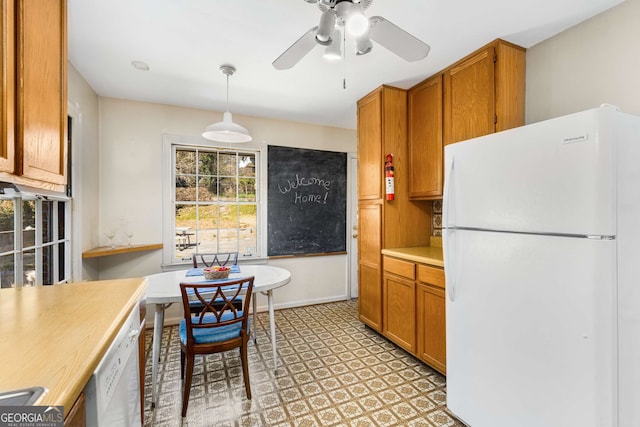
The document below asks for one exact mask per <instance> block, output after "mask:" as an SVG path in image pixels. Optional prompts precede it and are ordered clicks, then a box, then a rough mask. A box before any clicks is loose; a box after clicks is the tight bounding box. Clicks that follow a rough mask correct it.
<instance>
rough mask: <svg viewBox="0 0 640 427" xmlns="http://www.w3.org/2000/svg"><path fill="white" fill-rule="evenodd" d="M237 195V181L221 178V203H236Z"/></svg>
mask: <svg viewBox="0 0 640 427" xmlns="http://www.w3.org/2000/svg"><path fill="white" fill-rule="evenodd" d="M236 194H237V193H236V179H235V178H220V201H224V202H235V201H236V200H237V197H236Z"/></svg>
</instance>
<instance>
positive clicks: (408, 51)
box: [369, 16, 431, 62]
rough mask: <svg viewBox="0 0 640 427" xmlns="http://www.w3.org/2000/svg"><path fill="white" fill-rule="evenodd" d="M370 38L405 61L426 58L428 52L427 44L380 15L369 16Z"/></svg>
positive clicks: (429, 48)
mask: <svg viewBox="0 0 640 427" xmlns="http://www.w3.org/2000/svg"><path fill="white" fill-rule="evenodd" d="M369 23H370V25H371V27H370V28H369V37H370V38H371V40H373V41H375V42H376V43H378V44H380V45H381V46H383V47H385V48H386V49H388V50H390V51H391V52H393V53H395V54H396V55H398V56H399V57H401V58H403V59H404V60H405V61H409V62H414V61H419V60H420V59H423V58H426V56H427V55H428V54H429V50H431V47H429V45H428V44H426V43H424V42H423V41H421V40H419V39H417V38H416V37H414V36H412V35H411V34H409V33H407V32H406V31H405V30H403V29H402V28H400V27H398V26H397V25H395V24H394V23H392V22H391V21H388V20H386V19H384V18H383V17H382V16H372V17H371V18H369Z"/></svg>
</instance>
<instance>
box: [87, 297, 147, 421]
mask: <svg viewBox="0 0 640 427" xmlns="http://www.w3.org/2000/svg"><path fill="white" fill-rule="evenodd" d="M139 336H140V308H139V307H138V305H137V304H136V306H135V308H134V309H133V310H131V314H130V315H129V317H128V318H127V320H126V321H125V323H124V324H123V325H122V328H121V329H120V331H119V332H118V334H117V336H116V338H115V339H114V340H113V343H111V346H109V349H108V350H107V351H106V353H105V355H104V357H103V358H102V360H101V361H100V363H99V364H98V367H97V368H96V370H95V372H94V373H93V375H92V376H91V379H90V380H89V382H88V383H87V386H86V387H85V389H84V393H85V397H86V402H87V418H86V420H87V426H88V427H133V426H135V427H139V426H140V425H141V424H142V419H141V415H140V382H139V372H140V371H139V362H138V337H139Z"/></svg>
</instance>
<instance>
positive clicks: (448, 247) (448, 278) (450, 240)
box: [442, 228, 456, 302]
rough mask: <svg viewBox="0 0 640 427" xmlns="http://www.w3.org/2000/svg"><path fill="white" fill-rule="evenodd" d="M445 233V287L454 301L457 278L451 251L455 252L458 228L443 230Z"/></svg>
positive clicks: (450, 298)
mask: <svg viewBox="0 0 640 427" xmlns="http://www.w3.org/2000/svg"><path fill="white" fill-rule="evenodd" d="M442 232H443V233H444V235H445V240H446V243H445V253H444V274H445V288H446V289H447V294H448V295H449V300H450V301H451V302H454V301H455V300H456V280H455V271H454V268H453V265H452V263H451V253H455V239H456V237H455V233H456V230H454V229H451V228H448V229H445V230H442Z"/></svg>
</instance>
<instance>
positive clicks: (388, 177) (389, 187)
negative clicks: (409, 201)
mask: <svg viewBox="0 0 640 427" xmlns="http://www.w3.org/2000/svg"><path fill="white" fill-rule="evenodd" d="M384 182H385V193H386V194H387V200H393V199H394V198H395V189H394V182H393V154H387V162H386V163H385V164H384Z"/></svg>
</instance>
